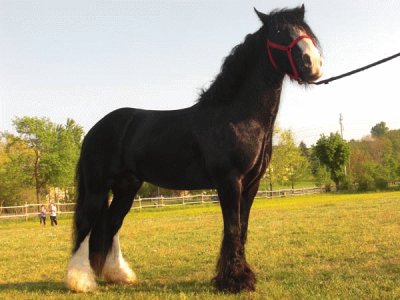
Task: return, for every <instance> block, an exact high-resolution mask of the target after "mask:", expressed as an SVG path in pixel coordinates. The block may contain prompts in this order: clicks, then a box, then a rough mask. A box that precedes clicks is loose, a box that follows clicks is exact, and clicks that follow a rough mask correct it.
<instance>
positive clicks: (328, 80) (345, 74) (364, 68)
mask: <svg viewBox="0 0 400 300" xmlns="http://www.w3.org/2000/svg"><path fill="white" fill-rule="evenodd" d="M399 56H400V52H399V53H396V54H394V55H392V56H389V57H386V58H384V59H381V60H378V61H376V62H374V63H372V64H369V65H366V66H364V67H361V68H358V69H355V70H353V71H350V72H347V73H344V74H341V75H338V76H333V77H331V78H328V79H325V80H321V81H317V82H309V83H308V84H315V85H320V84H328V83H330V82H332V81H335V80H338V79H341V78H344V77H347V76H350V75H353V74H356V73H359V72H361V71H365V70H367V69H369V68H372V67H375V66H377V65H380V64H383V63H385V62H387V61H389V60H392V59H394V58H396V57H399Z"/></svg>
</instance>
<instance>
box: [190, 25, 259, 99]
mask: <svg viewBox="0 0 400 300" xmlns="http://www.w3.org/2000/svg"><path fill="white" fill-rule="evenodd" d="M261 31H262V29H260V30H259V31H257V32H255V33H253V34H248V35H247V36H246V38H245V40H244V42H243V43H242V44H239V45H237V46H236V47H234V48H233V49H232V51H231V53H230V55H229V56H227V57H226V58H225V60H224V62H223V64H222V67H221V71H220V73H219V74H218V75H217V77H216V78H215V80H214V81H213V82H212V84H211V86H210V87H209V88H208V89H207V90H202V92H201V94H200V97H199V99H198V102H203V103H205V102H207V103H208V102H214V101H222V102H225V101H229V99H230V98H232V95H234V94H235V93H236V91H237V90H239V89H240V88H241V84H242V83H243V81H244V80H243V79H244V78H246V77H247V74H248V72H249V71H250V70H251V69H252V68H253V67H254V65H255V64H256V63H257V62H258V57H259V55H260V54H261V53H262V51H264V50H265V49H264V48H263V47H262V40H261V39H262V34H261Z"/></svg>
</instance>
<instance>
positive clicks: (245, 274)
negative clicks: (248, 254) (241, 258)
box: [212, 268, 256, 293]
mask: <svg viewBox="0 0 400 300" xmlns="http://www.w3.org/2000/svg"><path fill="white" fill-rule="evenodd" d="M212 283H213V285H214V286H215V288H216V289H217V290H219V291H221V292H228V293H240V292H242V291H255V289H256V277H255V274H254V273H253V271H252V270H251V269H250V268H245V269H244V270H243V271H242V272H241V273H239V274H234V275H233V274H230V275H229V276H226V275H225V276H223V275H221V274H218V275H217V276H216V277H215V278H214V279H213V280H212Z"/></svg>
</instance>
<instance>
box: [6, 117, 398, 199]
mask: <svg viewBox="0 0 400 300" xmlns="http://www.w3.org/2000/svg"><path fill="white" fill-rule="evenodd" d="M13 126H14V128H15V131H16V134H11V133H8V132H0V206H11V205H18V204H23V203H25V202H29V203H42V202H44V201H46V200H49V199H54V198H57V197H60V192H61V194H62V200H63V201H67V202H68V201H71V202H73V201H74V193H75V170H76V164H77V161H78V159H79V154H80V149H81V145H82V140H83V136H84V131H83V128H82V127H81V126H80V125H79V124H77V123H76V122H75V121H74V120H72V119H68V120H67V122H66V123H65V124H56V123H53V122H51V121H50V120H49V119H48V118H38V117H22V118H15V119H14V120H13ZM399 179H400V130H390V129H389V128H388V127H387V126H386V124H385V123H384V122H381V123H379V124H376V125H375V126H374V127H372V129H371V134H370V135H368V136H367V137H365V138H363V139H361V140H351V141H349V142H346V141H345V140H343V139H342V137H341V136H340V135H339V133H331V134H330V135H328V136H325V135H321V136H320V138H319V140H318V141H317V142H316V144H315V145H313V146H311V147H307V146H306V145H305V144H304V143H303V142H302V143H300V144H298V145H297V144H296V142H295V138H294V134H293V132H291V131H290V130H279V129H276V130H275V132H274V146H273V154H272V158H271V162H270V164H269V166H268V168H267V171H266V173H265V176H264V180H265V181H264V183H265V184H266V187H267V188H268V189H270V190H273V189H276V187H278V186H279V187H281V186H287V187H291V188H295V187H296V186H297V185H298V184H299V183H301V182H308V184H310V185H316V186H323V187H326V188H327V189H331V187H335V188H336V189H337V190H360V191H367V190H376V189H386V188H388V187H389V184H390V182H394V181H398V180H399ZM56 190H57V191H58V193H56ZM52 192H53V193H54V194H53V195H52ZM177 193H179V192H178V191H168V190H165V189H161V188H159V187H156V186H153V185H151V184H148V183H145V184H144V185H143V187H142V189H141V190H140V191H139V195H140V196H141V197H149V196H156V195H160V194H162V195H164V196H169V195H173V194H177ZM56 200H60V199H56Z"/></svg>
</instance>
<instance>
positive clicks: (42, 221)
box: [39, 205, 46, 226]
mask: <svg viewBox="0 0 400 300" xmlns="http://www.w3.org/2000/svg"><path fill="white" fill-rule="evenodd" d="M39 220H40V224H43V226H46V207H45V206H44V205H42V206H41V207H40V213H39Z"/></svg>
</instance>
